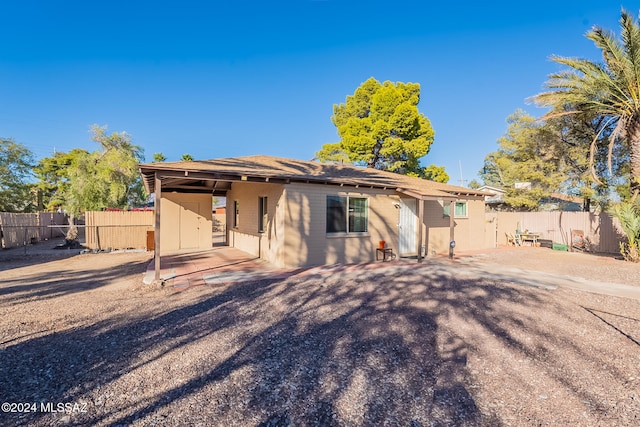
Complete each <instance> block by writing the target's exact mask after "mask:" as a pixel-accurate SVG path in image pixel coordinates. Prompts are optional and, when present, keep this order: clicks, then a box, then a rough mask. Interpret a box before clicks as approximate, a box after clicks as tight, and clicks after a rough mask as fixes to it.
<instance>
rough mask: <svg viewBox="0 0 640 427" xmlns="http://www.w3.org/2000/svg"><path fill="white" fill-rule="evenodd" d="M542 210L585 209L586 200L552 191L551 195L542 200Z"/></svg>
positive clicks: (576, 210) (573, 210)
mask: <svg viewBox="0 0 640 427" xmlns="http://www.w3.org/2000/svg"><path fill="white" fill-rule="evenodd" d="M540 210H541V211H563V212H582V211H584V200H583V199H582V198H581V197H577V196H569V195H568V194H562V193H551V194H550V195H549V197H545V198H544V199H542V200H540Z"/></svg>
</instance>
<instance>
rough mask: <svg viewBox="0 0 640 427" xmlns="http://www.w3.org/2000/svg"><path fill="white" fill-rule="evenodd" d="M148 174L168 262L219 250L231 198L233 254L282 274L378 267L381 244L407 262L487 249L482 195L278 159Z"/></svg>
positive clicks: (186, 165)
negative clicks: (215, 231)
mask: <svg viewBox="0 0 640 427" xmlns="http://www.w3.org/2000/svg"><path fill="white" fill-rule="evenodd" d="M140 172H141V174H142V177H143V181H144V183H145V187H146V189H147V190H148V191H149V192H155V193H156V200H158V202H159V203H158V205H159V209H156V224H160V225H159V228H160V233H157V232H156V234H157V239H158V240H157V241H156V248H161V249H160V250H159V253H160V254H165V253H169V252H175V251H178V250H183V249H196V248H200V249H204V248H210V247H211V225H212V215H211V213H212V206H211V200H212V197H211V196H212V195H213V196H214V197H220V196H225V197H226V207H227V209H226V213H227V217H226V224H227V227H226V230H227V242H228V244H229V245H230V246H234V247H236V248H238V249H241V250H243V251H246V252H248V253H251V254H254V255H256V256H259V257H260V258H263V259H265V260H268V261H270V262H271V263H273V264H275V265H277V266H280V267H302V266H311V265H322V264H333V263H355V262H367V261H372V260H374V259H375V258H376V248H378V245H379V241H381V240H384V241H385V242H386V244H387V247H391V248H392V249H393V250H394V253H396V254H398V255H400V256H422V255H424V254H432V253H446V252H448V250H449V242H450V240H451V239H452V237H453V239H455V241H456V248H457V249H462V250H467V249H478V248H482V247H484V242H485V234H484V222H485V218H484V210H485V209H484V206H485V204H484V197H485V195H486V193H484V192H482V191H478V190H471V189H468V188H464V187H456V186H451V185H447V184H441V183H436V182H433V181H427V180H423V179H419V178H413V177H408V176H405V175H398V174H394V173H391V172H385V171H380V170H376V169H367V168H362V167H355V166H352V165H343V164H328V163H317V162H308V161H301V160H292V159H283V158H276V157H269V156H250V157H239V158H228V159H214V160H208V161H186V162H172V163H168V162H162V163H148V164H142V165H140ZM451 208H453V211H454V212H453V213H454V215H453V217H450V216H449V211H450V210H451ZM157 227H158V226H157V225H156V228H157ZM156 231H157V230H156Z"/></svg>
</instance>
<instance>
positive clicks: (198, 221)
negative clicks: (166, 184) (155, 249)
mask: <svg viewBox="0 0 640 427" xmlns="http://www.w3.org/2000/svg"><path fill="white" fill-rule="evenodd" d="M160 210H161V211H160V221H161V223H160V248H161V253H168V252H175V251H179V250H182V249H209V248H211V246H212V237H211V231H212V226H213V223H212V198H211V194H192V193H162V201H161V203H160Z"/></svg>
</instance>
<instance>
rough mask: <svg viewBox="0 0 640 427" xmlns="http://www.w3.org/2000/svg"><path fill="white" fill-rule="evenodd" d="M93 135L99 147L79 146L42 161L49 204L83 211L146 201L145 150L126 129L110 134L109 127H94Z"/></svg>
mask: <svg viewBox="0 0 640 427" xmlns="http://www.w3.org/2000/svg"><path fill="white" fill-rule="evenodd" d="M91 134H92V136H91V139H93V140H94V141H95V142H97V143H98V144H99V145H100V149H99V150H97V151H94V152H91V153H90V152H88V151H85V150H80V149H75V150H72V151H70V152H69V153H56V155H54V156H53V157H50V158H45V159H42V160H41V161H40V163H39V165H38V168H37V175H38V177H39V178H40V182H39V184H38V185H39V186H40V187H41V188H43V189H44V190H46V191H47V192H48V194H49V195H50V197H49V200H48V203H47V204H48V205H49V207H54V206H63V207H64V209H66V210H67V211H69V212H70V213H72V214H79V213H82V212H84V211H88V210H102V209H104V208H107V207H118V208H127V207H130V206H133V205H135V204H139V203H143V202H144V200H145V193H144V188H143V185H142V181H141V178H140V174H139V173H138V163H140V162H141V161H142V160H143V151H142V149H141V148H140V147H139V146H137V145H134V144H133V143H132V141H131V136H130V135H129V134H127V133H126V132H121V133H118V132H113V133H111V134H107V132H106V126H103V127H100V126H97V125H94V126H92V127H91Z"/></svg>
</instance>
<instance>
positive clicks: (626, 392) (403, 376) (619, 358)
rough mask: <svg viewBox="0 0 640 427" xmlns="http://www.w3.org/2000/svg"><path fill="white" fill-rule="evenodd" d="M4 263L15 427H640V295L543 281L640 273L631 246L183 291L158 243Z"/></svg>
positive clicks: (3, 304) (4, 336) (4, 327)
mask: <svg viewBox="0 0 640 427" xmlns="http://www.w3.org/2000/svg"><path fill="white" fill-rule="evenodd" d="M1 255H2V254H0V361H1V362H0V401H1V402H0V403H2V411H0V424H1V425H36V426H48V425H140V426H151V425H207V426H208V425H225V426H233V425H237V426H294V425H295V426H299V425H302V426H307V425H308V426H379V425H380V426H381V425H390V426H412V427H414V426H432V425H433V426H447V425H455V426H458V425H463V426H464V425H469V426H475V425H491V426H501V425H504V426H511V425H513V426H520V425H523V426H529V425H532V426H556V425H585V426H610V425H616V426H635V425H640V364H639V363H638V360H640V300H637V299H633V298H622V297H616V296H611V295H603V294H600V293H592V292H583V291H578V290H575V289H569V288H564V287H562V286H546V285H545V286H536V283H535V277H536V276H535V274H534V275H533V276H532V275H531V271H540V272H545V273H547V274H548V276H545V277H551V276H553V277H556V278H557V283H560V284H562V283H564V282H563V281H566V280H565V279H567V278H568V277H581V278H582V279H583V280H586V281H590V280H592V281H593V280H595V281H597V282H599V283H601V284H603V285H604V286H606V284H607V283H619V284H627V285H631V286H638V285H640V283H639V281H640V265H636V264H628V263H625V262H622V261H619V260H616V259H614V258H613V257H609V256H598V255H591V254H577V253H576V254H574V253H560V252H557V251H551V250H546V249H533V248H518V249H515V250H497V251H488V252H483V253H474V254H460V255H459V257H458V258H457V259H456V260H454V261H453V262H452V261H449V260H447V259H446V258H444V259H427V260H425V261H424V262H423V263H422V264H417V263H415V262H391V263H384V264H383V263H374V264H362V265H352V266H329V267H321V268H314V269H308V270H303V271H297V272H292V274H291V276H289V277H288V278H284V279H282V278H280V279H273V280H259V281H249V282H245V283H239V284H235V285H226V286H200V287H195V288H189V289H187V290H182V291H179V290H177V289H175V288H171V287H164V288H160V287H149V286H145V285H143V284H142V274H143V272H144V271H145V269H146V266H147V265H148V263H149V262H150V260H151V255H150V254H147V253H139V252H138V253H136V252H133V253H111V254H90V255H80V256H70V257H66V255H70V254H62V255H56V256H55V257H52V256H46V255H33V256H29V257H8V259H7V257H5V258H4V259H3V258H2V257H1ZM478 266H481V267H482V268H478ZM522 277H534V280H533V281H522V280H520V279H521V278H522Z"/></svg>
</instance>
